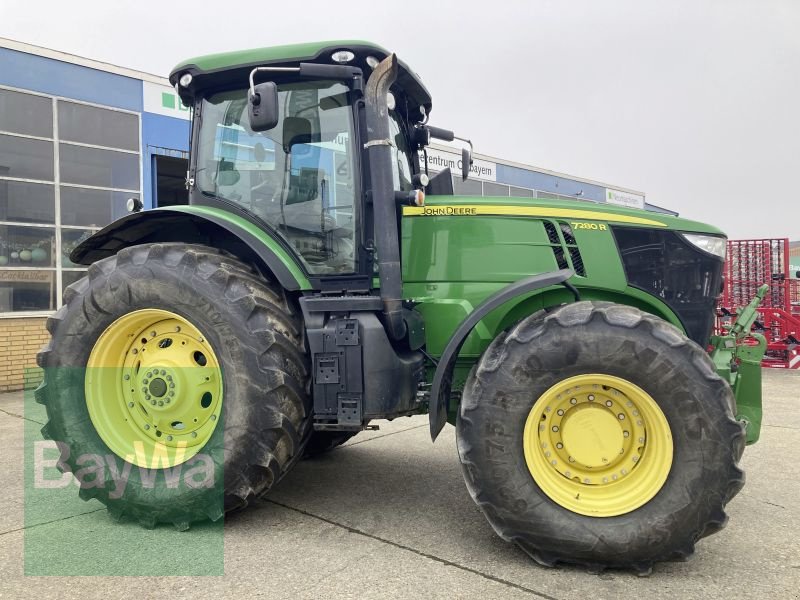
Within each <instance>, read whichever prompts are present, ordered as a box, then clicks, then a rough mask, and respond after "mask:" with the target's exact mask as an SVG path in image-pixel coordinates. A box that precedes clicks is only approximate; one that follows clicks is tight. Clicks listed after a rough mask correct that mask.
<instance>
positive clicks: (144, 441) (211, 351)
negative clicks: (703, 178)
mask: <svg viewBox="0 0 800 600" xmlns="http://www.w3.org/2000/svg"><path fill="white" fill-rule="evenodd" d="M170 81H171V82H172V83H173V84H174V85H175V87H176V89H177V91H178V94H179V95H180V98H181V100H182V101H183V103H184V104H185V105H186V106H187V107H190V108H191V109H192V115H193V118H192V137H191V139H192V142H191V159H190V164H189V171H188V173H187V178H186V184H187V188H188V191H189V198H190V201H189V204H188V205H186V206H172V207H168V208H159V209H155V210H146V211H138V210H137V209H138V208H140V207H137V206H131V209H132V212H131V213H130V214H128V215H126V216H125V217H123V218H121V219H119V220H118V221H116V222H114V223H112V224H111V225H109V226H108V227H106V228H105V229H103V230H102V231H99V232H98V233H96V234H95V235H94V236H93V237H91V238H89V239H87V240H86V241H84V242H83V243H82V244H81V245H80V246H78V247H77V248H76V249H75V250H74V251H73V253H72V255H71V260H73V261H74V262H75V263H79V264H84V265H89V270H88V277H86V278H84V279H82V280H80V281H78V282H77V283H75V284H73V285H71V286H69V287H68V288H67V289H66V290H65V293H64V305H63V307H62V308H61V309H60V310H59V311H58V312H57V313H56V314H55V315H54V316H53V317H51V318H50V319H49V321H48V329H49V331H50V333H51V335H52V340H51V341H50V343H49V344H48V345H47V347H46V348H45V349H44V350H43V351H42V352H41V354H40V355H39V362H40V365H41V366H42V367H43V368H44V370H45V379H44V383H43V385H42V386H41V387H40V388H39V390H37V399H38V400H39V401H40V402H42V403H43V404H45V405H46V407H47V413H48V417H49V422H48V424H47V425H46V426H45V428H44V429H43V434H44V435H45V437H47V438H50V439H53V440H56V441H58V442H60V444H59V447H60V448H61V449H62V463H61V466H62V468H63V469H64V470H70V471H72V472H73V473H74V474H75V475H76V477H77V478H78V479H79V482H80V483H81V487H82V489H81V496H82V497H84V498H86V499H89V498H97V499H98V500H99V501H101V502H103V503H104V504H106V505H107V506H108V508H109V510H110V511H111V513H112V514H113V515H115V516H117V517H120V518H122V517H126V518H129V519H133V520H137V521H139V522H141V523H142V524H143V525H146V526H151V527H152V526H155V525H157V524H158V523H171V524H174V525H176V526H177V527H178V528H179V529H185V528H187V527H189V525H190V524H191V523H193V522H196V521H203V520H206V519H213V520H217V519H220V518H222V517H223V515H224V514H225V513H226V512H228V511H232V510H236V509H241V508H243V507H245V506H247V505H248V504H249V503H251V502H253V501H254V500H255V499H257V498H259V497H261V496H263V495H265V494H267V493H268V492H269V491H270V489H271V488H272V487H273V486H274V485H275V484H276V482H278V481H279V480H280V479H281V478H282V477H283V476H284V475H285V474H286V473H287V472H288V471H289V470H290V469H291V468H292V466H293V465H294V464H295V463H296V462H297V461H298V460H299V459H301V458H302V457H304V456H306V455H309V454H315V453H319V452H323V451H325V450H327V449H330V448H332V447H334V446H335V445H337V444H340V443H342V442H343V441H345V440H347V439H348V438H350V437H352V436H354V435H356V434H357V433H358V432H360V431H362V430H364V429H366V428H368V427H370V426H371V425H370V423H371V422H372V421H374V420H376V419H394V418H397V417H401V416H408V415H416V414H420V413H426V412H427V413H428V414H429V416H430V433H431V438H432V439H434V440H435V439H436V437H437V435H438V434H439V433H440V432H441V430H442V428H443V427H444V425H445V424H446V423H448V422H449V423H450V424H452V425H454V426H455V427H456V435H457V447H458V455H459V458H460V460H461V464H462V465H463V472H464V479H465V480H466V485H467V489H468V491H469V493H470V494H471V496H472V497H473V499H474V500H475V502H476V503H477V504H478V506H480V508H481V509H482V511H483V513H484V514H485V516H486V518H487V519H488V521H489V522H490V523H491V525H492V527H493V528H494V529H495V531H497V533H498V534H499V535H500V536H502V537H503V538H504V539H505V540H508V541H511V542H514V543H515V544H517V545H518V546H520V547H521V548H522V549H523V550H524V551H525V552H527V553H528V554H529V555H530V556H531V557H533V558H534V559H535V560H536V561H538V562H540V563H543V564H547V565H553V564H556V563H559V562H570V563H576V564H581V565H586V566H589V567H591V568H604V567H624V568H634V569H640V570H647V569H649V568H650V566H651V565H652V564H653V563H654V562H656V561H660V560H667V559H671V558H676V557H686V556H688V555H690V554H691V553H692V551H693V549H694V545H695V542H696V541H697V540H699V539H700V538H702V537H703V536H706V535H709V534H711V533H714V532H715V531H718V530H719V529H721V528H722V527H723V526H724V524H725V522H726V516H725V512H724V507H725V505H726V504H727V503H728V501H729V500H730V499H731V498H732V497H733V496H734V495H735V494H736V493H737V492H738V491H739V489H740V488H741V487H742V485H743V482H744V476H743V473H742V471H741V470H740V469H739V467H738V461H739V459H740V457H741V455H742V451H743V449H744V447H745V443H746V441H748V442H753V441H755V440H756V439H757V437H758V431H759V427H760V418H761V408H760V407H761V389H760V388H761V384H760V379H759V377H760V374H759V370H758V362H759V359H760V357H761V353H763V339H758V338H755V341H752V340H753V338H750V340H751V342H750V343H747V344H744V343H742V340H743V338H744V337H746V336H747V335H748V332H749V328H750V325H751V324H752V321H753V318H754V314H755V310H754V308H755V305H756V304H757V302H758V299H755V300H754V302H753V304H752V305H751V306H750V307H749V308H748V309H747V310H745V311H743V312H742V314H741V315H740V316H739V319H738V321H737V322H736V323H735V325H734V326H733V327H732V328H731V329H730V330H729V331H726V332H724V333H723V334H722V335H717V336H712V335H711V334H712V329H713V326H714V320H715V312H714V304H715V298H716V296H717V295H718V293H719V292H720V289H721V284H722V266H723V261H724V257H725V247H726V240H725V237H724V235H723V234H722V233H721V232H720V231H719V230H718V229H715V228H714V227H711V226H708V225H704V224H701V223H696V222H693V221H688V220H685V219H681V218H676V217H673V216H668V215H664V214H660V213H655V212H648V211H644V210H636V209H626V208H622V207H618V206H612V205H607V204H602V203H590V202H585V201H577V200H576V201H563V200H558V201H551V200H537V199H533V198H510V197H504V198H482V197H462V196H458V195H455V194H454V193H453V178H452V177H453V174H452V173H450V170H449V169H444V170H441V171H439V172H437V173H435V174H434V173H432V172H430V173H429V172H428V165H427V159H426V156H427V155H426V147H427V146H428V145H429V144H430V142H431V139H438V140H443V141H450V142H453V143H456V144H459V141H458V140H462V138H459V137H458V136H456V135H455V134H454V133H453V132H452V131H448V130H445V129H440V128H437V127H433V126H432V125H429V124H428V118H429V115H430V113H431V96H430V94H429V92H428V90H427V89H426V87H425V86H424V85H423V84H422V82H421V81H420V79H419V77H418V76H417V75H416V74H415V73H414V72H413V71H412V70H411V69H410V68H409V67H408V66H407V65H405V64H404V63H403V62H402V61H400V60H398V59H397V58H396V56H395V55H394V54H392V53H390V52H387V51H386V50H384V49H383V48H381V47H380V46H377V45H374V44H371V43H368V42H361V41H335V42H322V43H311V44H303V45H295V46H283V47H273V48H263V49H258V50H249V51H242V52H231V53H226V54H218V55H213V56H204V57H200V58H195V59H192V60H188V61H186V62H184V63H181V64H180V65H179V66H178V67H176V68H175V70H174V71H173V72H172V74H171V75H170ZM460 145H461V146H463V150H462V161H461V171H462V173H461V174H460V175H461V176H462V177H464V178H466V177H467V176H468V174H469V168H470V163H471V152H470V149H468V146H470V147H471V144H468V143H467V140H463V143H460ZM431 171H432V170H431ZM87 455H88V456H100V457H107V459H108V461H112V459H113V460H115V461H117V464H116V466H115V468H113V469H112V468H105V469H94V470H92V475H93V476H92V477H89V476H87V474H86V472H85V469H86V459H85V457H86V456H87ZM82 457H83V458H82ZM109 464H111V463H110V462H109ZM82 469H83V471H82ZM181 469H183V471H182V472H183V473H184V475H185V476H183V477H180V476H176V475H175V474H176V473H180V472H181ZM123 484H124V485H123ZM375 485H380V483H379V482H376V483H375Z"/></svg>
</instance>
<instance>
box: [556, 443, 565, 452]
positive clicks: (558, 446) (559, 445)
mask: <svg viewBox="0 0 800 600" xmlns="http://www.w3.org/2000/svg"><path fill="white" fill-rule="evenodd" d="M563 447H564V444H562V443H561V442H558V443H557V444H556V448H558V449H559V450H561V449H562V448H563Z"/></svg>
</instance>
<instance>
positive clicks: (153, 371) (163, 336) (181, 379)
mask: <svg viewBox="0 0 800 600" xmlns="http://www.w3.org/2000/svg"><path fill="white" fill-rule="evenodd" d="M86 402H87V405H88V408H89V415H90V418H91V419H92V423H93V424H94V426H95V428H96V429H97V431H98V434H99V435H100V437H101V438H102V439H103V441H104V442H105V443H106V445H108V447H109V448H111V450H113V451H114V452H115V453H116V454H117V455H118V456H120V457H122V458H124V459H125V460H128V461H129V462H133V463H135V464H137V465H139V466H143V467H151V466H152V461H153V460H155V457H156V455H160V458H159V460H163V455H164V453H165V452H166V454H167V457H168V461H169V462H170V465H175V464H180V463H181V462H184V461H186V460H188V459H189V458H191V457H192V456H194V455H195V454H196V453H197V452H198V451H199V450H200V449H201V448H202V447H203V446H204V445H205V444H206V443H207V441H208V440H209V439H210V437H211V435H212V433H213V432H214V429H215V428H216V425H217V421H218V418H219V415H220V412H221V404H222V378H221V372H220V368H219V362H218V360H217V358H216V355H215V353H214V351H213V349H212V348H211V346H210V344H209V343H208V341H207V339H206V338H205V337H204V336H203V335H202V333H201V332H200V331H199V330H198V329H197V328H196V327H195V326H193V325H192V324H191V323H190V322H189V321H188V320H187V319H185V318H184V317H181V316H179V315H177V314H175V313H171V312H168V311H164V310H160V309H145V310H139V311H134V312H132V313H129V314H127V315H125V316H123V317H121V318H119V319H117V321H115V322H114V323H112V324H111V325H109V327H108V328H107V329H106V330H105V331H104V332H103V333H102V334H101V335H100V337H99V338H98V340H97V342H96V344H95V346H94V348H93V349H92V352H91V355H90V357H89V361H88V362H87V373H86ZM148 455H149V456H148Z"/></svg>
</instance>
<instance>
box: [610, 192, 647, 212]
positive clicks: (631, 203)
mask: <svg viewBox="0 0 800 600" xmlns="http://www.w3.org/2000/svg"><path fill="white" fill-rule="evenodd" d="M606 202H607V203H608V204H616V205H617V206H627V207H628V208H644V196H640V195H639V194H632V193H631V192H622V191H620V190H612V189H611V188H606Z"/></svg>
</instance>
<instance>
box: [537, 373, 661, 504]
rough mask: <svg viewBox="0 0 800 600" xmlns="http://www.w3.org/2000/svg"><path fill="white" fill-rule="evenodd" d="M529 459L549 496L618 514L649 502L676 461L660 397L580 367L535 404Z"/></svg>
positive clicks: (623, 381) (562, 502)
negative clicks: (583, 371)
mask: <svg viewBox="0 0 800 600" xmlns="http://www.w3.org/2000/svg"><path fill="white" fill-rule="evenodd" d="M523 446H524V451H525V462H526V463H527V465H528V469H529V470H530V472H531V475H532V476H533V479H534V481H535V482H536V484H537V485H538V486H539V487H540V488H541V489H542V491H543V492H544V493H545V494H547V496H548V497H549V498H550V499H551V500H553V501H554V502H556V503H557V504H559V505H560V506H562V507H564V508H566V509H567V510H570V511H572V512H575V513H578V514H581V515H587V516H592V517H613V516H617V515H623V514H625V513H629V512H631V511H633V510H636V509H637V508H639V507H640V506H642V505H644V504H646V503H647V502H649V501H650V500H651V499H652V498H653V497H654V496H655V495H656V494H657V493H658V491H659V490H660V489H661V487H662V486H663V485H664V482H665V481H666V480H667V476H668V475H669V471H670V468H671V467H672V434H671V431H670V428H669V423H667V418H666V417H665V416H664V413H663V412H662V411H661V408H660V407H659V406H658V404H656V401H655V400H653V398H652V397H651V396H650V395H649V394H648V393H647V392H645V391H644V390H643V389H642V388H640V387H638V386H637V385H634V384H633V383H631V382H629V381H626V380H625V379H621V378H619V377H613V376H611V375H602V374H587V375H577V376H575V377H570V378H569V379H565V380H563V381H560V382H559V383H557V384H555V385H554V386H552V387H551V388H550V389H548V390H547V391H546V392H545V393H544V394H542V396H541V397H540V398H539V399H538V400H537V401H536V403H535V404H534V405H533V408H532V409H531V411H530V414H529V415H528V419H527V421H526V422H525V432H524V434H523Z"/></svg>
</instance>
